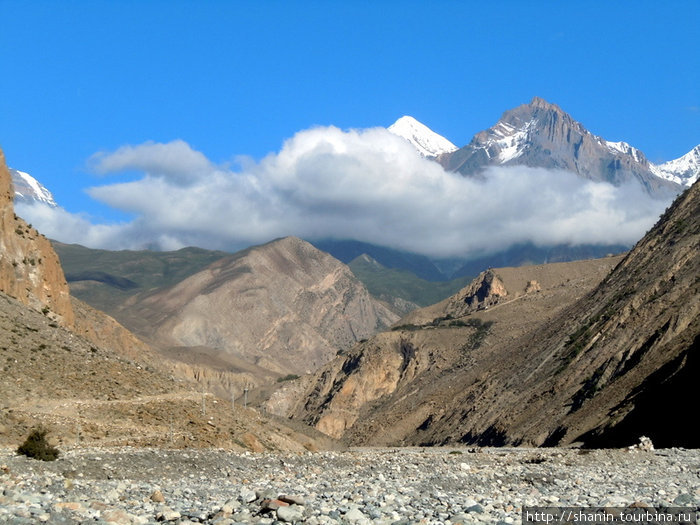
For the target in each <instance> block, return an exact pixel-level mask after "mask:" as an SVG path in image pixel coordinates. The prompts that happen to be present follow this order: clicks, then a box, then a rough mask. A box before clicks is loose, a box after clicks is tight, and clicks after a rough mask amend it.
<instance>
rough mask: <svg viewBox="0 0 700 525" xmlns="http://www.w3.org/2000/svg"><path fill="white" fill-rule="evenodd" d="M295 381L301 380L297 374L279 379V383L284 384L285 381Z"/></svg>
mask: <svg viewBox="0 0 700 525" xmlns="http://www.w3.org/2000/svg"><path fill="white" fill-rule="evenodd" d="M295 379H299V376H298V375H296V374H287V375H286V376H284V377H278V378H277V382H278V383H282V382H283V381H294V380H295Z"/></svg>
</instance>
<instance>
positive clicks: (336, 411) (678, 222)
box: [293, 184, 700, 446]
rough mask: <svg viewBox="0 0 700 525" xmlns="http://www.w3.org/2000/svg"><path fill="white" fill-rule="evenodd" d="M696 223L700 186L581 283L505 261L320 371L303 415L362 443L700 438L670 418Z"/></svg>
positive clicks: (680, 391) (691, 318)
mask: <svg viewBox="0 0 700 525" xmlns="http://www.w3.org/2000/svg"><path fill="white" fill-rule="evenodd" d="M699 221H700V186H698V184H695V185H694V186H693V187H692V188H690V189H689V190H688V191H686V192H685V193H684V194H683V195H682V196H681V197H679V198H678V199H677V201H676V202H675V203H674V205H673V206H672V207H671V208H670V209H669V210H668V211H667V212H666V213H665V214H664V216H663V217H662V218H661V220H660V221H659V223H657V225H656V226H655V227H654V228H653V229H652V230H651V231H650V232H649V233H648V234H647V235H646V236H645V237H644V239H642V240H641V241H640V242H639V243H638V244H637V246H636V247H635V248H634V249H633V250H632V251H631V252H630V253H629V254H628V255H627V256H626V257H625V258H624V259H623V260H622V261H621V262H620V264H618V265H617V266H616V267H615V268H614V270H613V271H612V272H611V273H610V275H608V276H607V277H605V278H604V279H602V282H600V279H601V278H602V277H603V274H604V273H605V272H599V273H598V275H597V279H595V278H594V274H595V272H593V273H591V274H589V276H590V278H589V279H588V280H587V281H586V283H585V284H584V281H580V282H579V284H578V288H572V286H576V279H575V278H574V279H571V278H569V277H567V278H566V279H569V280H568V281H566V280H564V281H562V280H561V279H560V280H559V283H558V284H557V283H556V282H554V281H552V282H551V283H550V284H551V286H552V287H551V288H550V287H548V285H547V284H546V283H545V282H544V278H537V277H535V275H534V273H533V274H532V275H527V272H528V269H527V268H522V269H514V270H509V271H512V272H516V273H517V272H523V273H522V274H521V277H520V282H519V283H516V282H515V281H512V278H511V281H512V283H511V284H509V282H508V281H509V277H507V273H508V272H506V271H505V270H499V269H497V270H494V271H493V272H492V274H493V275H489V274H488V273H486V274H483V275H482V276H480V278H479V280H477V282H475V283H473V285H472V288H471V290H470V291H469V293H468V294H467V295H466V296H465V295H464V294H462V295H459V294H458V295H457V296H455V297H454V298H452V300H448V301H446V302H444V303H441V304H440V305H437V306H436V307H431V308H432V310H431V309H427V310H426V311H422V312H417V313H416V314H415V316H414V317H413V318H410V317H409V321H410V320H411V319H413V320H412V321H411V322H410V323H408V324H407V325H406V326H404V327H403V328H402V330H400V331H398V333H392V334H388V335H387V334H382V335H379V336H377V337H376V338H374V339H372V340H371V341H369V342H368V343H366V344H364V345H361V346H359V347H357V348H355V349H353V350H352V351H351V352H350V353H349V354H348V355H347V356H343V357H340V358H338V359H337V360H335V361H334V362H333V363H331V364H330V365H329V366H328V367H326V368H324V369H323V370H321V371H319V372H318V373H317V374H316V376H315V379H316V380H315V382H314V384H313V385H312V386H311V387H310V388H309V389H308V390H307V394H308V396H309V397H308V400H307V401H306V402H304V403H298V404H297V405H295V409H294V412H293V413H294V415H295V416H296V417H299V418H302V419H304V420H306V421H308V422H310V423H314V424H316V425H317V427H318V428H320V429H322V430H324V431H327V432H329V433H330V434H332V435H336V436H339V435H344V437H345V439H347V440H348V441H351V442H353V443H376V444H379V443H416V444H417V443H430V444H436V443H447V442H465V443H478V444H490V445H505V444H521V443H523V444H531V445H555V444H567V443H572V442H575V441H584V442H585V443H586V444H589V445H600V444H606V445H607V444H615V445H619V444H629V443H633V442H636V440H637V439H638V437H639V435H641V434H646V435H649V436H651V437H652V439H655V440H656V441H657V442H658V444H660V445H666V446H670V445H684V446H698V445H700V442H699V441H698V438H697V434H693V433H692V432H691V431H690V430H689V429H688V428H687V427H684V426H683V425H675V424H668V422H671V421H681V420H682V416H683V414H685V409H684V407H686V406H687V405H686V403H687V402H688V400H689V399H693V398H694V393H693V391H692V385H693V377H694V376H695V375H696V374H697V372H698V359H697V348H698V347H699V345H698V319H699V318H700V316H699V315H698V314H699V313H700V312H699V310H700V299H699V295H698V285H699V283H700V280H699V279H698V275H700V268H699V267H698V248H699V242H700V224H699ZM604 261H609V262H612V260H611V259H606V260H604ZM577 264H585V262H583V263H577ZM597 264H600V261H599V262H598V263H597ZM560 268H565V267H560ZM579 268H581V267H579ZM600 269H602V268H600ZM567 272H568V270H565V271H564V272H563V273H562V274H561V275H562V277H563V276H564V275H566V274H567ZM513 275H515V274H513ZM571 275H572V276H573V275H574V273H573V272H572V273H571ZM496 278H497V279H496ZM526 280H527V282H526ZM535 281H536V282H535ZM596 282H600V284H598V286H597V287H595V288H594V286H595V283H596ZM513 283H514V284H513ZM503 288H505V290H503ZM526 288H527V289H529V293H525V291H524V290H525V289H526ZM538 288H539V290H537V289H538ZM592 288H594V289H592ZM591 289H592V290H591ZM565 290H569V291H568V292H565ZM504 291H505V293H504ZM586 292H589V293H586ZM577 296H579V297H580V299H578V300H575V299H576V298H577ZM581 296H582V297H581ZM455 314H456V315H455ZM421 316H422V317H421ZM456 316H461V317H458V318H455V317H456ZM430 318H432V320H430V321H429V322H428V320H429V319H430ZM402 322H403V321H402ZM489 322H493V324H492V325H489V324H488V323H489ZM382 363H385V364H382ZM378 367H380V368H379V369H380V370H383V372H384V373H383V374H381V373H379V372H378ZM379 378H380V379H379ZM379 384H382V385H383V387H381V388H380V387H379V386H378V385H379ZM659 418H661V420H662V421H663V422H664V424H659Z"/></svg>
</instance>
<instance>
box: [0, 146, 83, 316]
mask: <svg viewBox="0 0 700 525" xmlns="http://www.w3.org/2000/svg"><path fill="white" fill-rule="evenodd" d="M13 194H14V192H13V190H12V178H11V176H10V172H9V170H8V169H7V166H6V164H5V155H4V153H3V152H2V151H1V150H0V291H3V292H5V293H6V294H8V295H10V296H12V297H14V298H16V299H18V300H19V301H20V302H22V303H24V304H26V305H27V306H30V307H32V308H34V309H35V310H39V311H43V312H45V313H46V314H47V315H49V316H51V317H53V318H55V319H56V320H57V321H58V322H60V323H62V324H63V325H65V326H69V327H71V326H73V322H74V315H73V309H72V306H71V302H70V293H69V290H68V284H67V283H66V278H65V276H64V275H63V269H62V268H61V265H60V263H59V261H58V257H57V256H56V253H55V252H54V250H53V248H52V247H51V244H50V243H49V241H48V239H46V237H44V236H43V235H41V234H40V233H39V232H37V231H36V230H35V229H34V228H32V227H31V226H30V225H28V224H27V223H26V222H25V221H23V220H22V219H21V218H19V217H17V216H16V215H15V212H14V206H13Z"/></svg>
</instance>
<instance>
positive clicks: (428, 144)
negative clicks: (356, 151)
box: [388, 116, 459, 157]
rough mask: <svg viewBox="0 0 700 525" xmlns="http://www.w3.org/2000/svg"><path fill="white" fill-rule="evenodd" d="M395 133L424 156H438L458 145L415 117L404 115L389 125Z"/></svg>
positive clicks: (453, 149)
mask: <svg viewBox="0 0 700 525" xmlns="http://www.w3.org/2000/svg"><path fill="white" fill-rule="evenodd" d="M388 129H389V131H391V132H392V133H393V134H394V135H398V136H399V137H403V138H405V139H406V140H407V141H409V142H410V143H411V144H413V146H414V147H415V148H416V149H417V150H418V152H419V153H420V154H421V155H423V156H424V157H437V156H438V155H440V154H441V153H449V152H452V151H456V150H457V149H459V148H457V146H455V145H454V144H452V143H451V142H450V141H449V140H447V139H446V138H445V137H443V136H442V135H438V134H437V133H435V132H434V131H433V130H432V129H430V128H429V127H428V126H426V125H425V124H421V123H420V122H418V121H417V120H416V119H414V118H413V117H409V116H404V117H401V118H400V119H399V120H397V121H396V122H394V123H393V124H392V125H391V126H389V128H388Z"/></svg>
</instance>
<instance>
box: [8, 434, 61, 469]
mask: <svg viewBox="0 0 700 525" xmlns="http://www.w3.org/2000/svg"><path fill="white" fill-rule="evenodd" d="M46 434H47V430H45V429H43V428H35V429H34V430H32V433H31V434H29V437H27V439H26V440H25V441H24V443H22V444H21V445H20V447H19V448H18V449H17V453H18V454H22V455H23V456H27V457H28V458H33V459H39V460H41V461H54V460H56V458H58V454H59V451H58V449H56V448H54V447H52V446H51V445H50V444H49V442H48V441H47V440H46Z"/></svg>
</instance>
